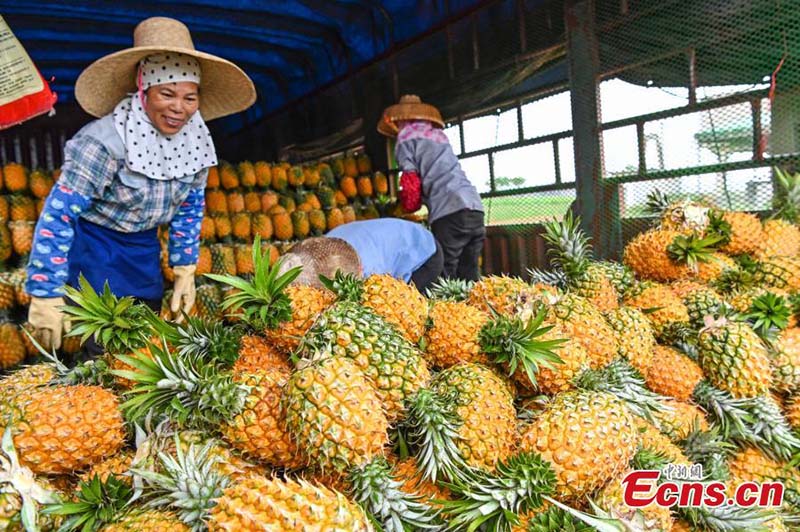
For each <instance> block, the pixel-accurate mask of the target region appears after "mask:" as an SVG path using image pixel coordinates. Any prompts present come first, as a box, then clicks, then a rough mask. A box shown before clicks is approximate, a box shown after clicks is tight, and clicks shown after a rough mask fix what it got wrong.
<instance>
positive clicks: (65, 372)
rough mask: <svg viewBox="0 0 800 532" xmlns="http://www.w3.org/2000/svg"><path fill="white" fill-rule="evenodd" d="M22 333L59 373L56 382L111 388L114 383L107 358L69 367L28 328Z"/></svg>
mask: <svg viewBox="0 0 800 532" xmlns="http://www.w3.org/2000/svg"><path fill="white" fill-rule="evenodd" d="M22 333H23V334H25V335H26V336H27V337H28V339H29V340H30V342H31V343H32V344H33V346H34V347H35V348H36V350H37V351H39V354H40V355H42V358H44V359H45V360H46V362H45V363H46V364H49V365H50V366H52V368H53V370H54V371H55V373H56V375H57V377H56V378H55V379H54V382H57V383H60V384H69V385H72V384H97V385H100V386H105V387H107V388H110V387H111V386H112V385H113V378H112V375H111V373H110V368H109V367H108V364H107V363H106V361H105V360H103V359H97V360H87V361H85V362H81V363H80V364H78V365H77V366H75V367H74V368H69V367H67V366H66V365H65V364H64V363H63V362H62V361H61V360H60V359H59V358H58V355H56V353H55V350H53V351H51V352H49V353H48V352H47V350H46V349H45V348H44V347H42V345H41V344H40V343H39V342H37V341H36V338H34V337H33V336H32V335H31V333H30V332H28V331H27V330H26V329H23V330H22Z"/></svg>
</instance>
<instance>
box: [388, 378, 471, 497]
mask: <svg viewBox="0 0 800 532" xmlns="http://www.w3.org/2000/svg"><path fill="white" fill-rule="evenodd" d="M407 402H408V403H409V406H408V413H407V417H406V419H405V420H403V422H402V424H401V430H400V431H399V432H400V434H401V435H404V436H405V438H404V441H405V442H407V443H408V445H409V446H410V447H411V449H413V450H414V455H415V457H416V460H417V464H419V468H420V471H421V473H422V478H423V479H425V480H429V481H431V482H436V481H437V480H439V479H441V478H442V477H445V478H448V479H450V480H456V479H459V480H460V479H463V478H464V474H463V472H464V471H466V469H467V464H466V462H465V461H464V458H463V456H462V455H461V451H459V449H458V446H457V445H456V443H455V442H456V440H457V438H458V428H459V426H461V424H462V420H461V418H460V417H459V416H458V414H457V413H456V402H455V401H454V398H453V397H452V396H443V395H441V394H437V393H436V392H433V391H431V390H429V389H426V388H423V389H421V390H419V391H418V392H417V393H415V394H414V395H413V396H412V397H411V398H409V399H408V400H407Z"/></svg>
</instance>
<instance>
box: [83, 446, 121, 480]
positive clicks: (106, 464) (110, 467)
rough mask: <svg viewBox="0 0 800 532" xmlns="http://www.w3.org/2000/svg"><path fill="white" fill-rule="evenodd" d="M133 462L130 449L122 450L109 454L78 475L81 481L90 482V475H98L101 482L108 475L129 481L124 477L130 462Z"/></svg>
mask: <svg viewBox="0 0 800 532" xmlns="http://www.w3.org/2000/svg"><path fill="white" fill-rule="evenodd" d="M132 463H133V453H131V452H130V451H122V452H121V453H119V454H117V455H114V456H110V457H108V458H107V459H105V460H103V461H102V462H99V463H97V464H94V465H93V466H92V467H90V468H89V469H88V470H86V471H85V472H83V473H81V474H80V475H78V478H79V479H80V481H81V482H90V481H91V480H92V477H95V476H96V477H99V478H100V480H101V481H102V482H105V481H106V480H107V479H108V477H109V476H110V475H114V476H116V477H117V478H118V479H119V480H121V481H123V482H126V483H130V480H129V479H128V477H125V476H123V475H125V473H127V472H128V471H129V470H130V468H131V464H132Z"/></svg>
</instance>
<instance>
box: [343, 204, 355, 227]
mask: <svg viewBox="0 0 800 532" xmlns="http://www.w3.org/2000/svg"><path fill="white" fill-rule="evenodd" d="M342 220H343V223H346V224H349V223H350V222H354V221H355V220H356V211H355V210H353V206H352V205H344V206H343V207H342Z"/></svg>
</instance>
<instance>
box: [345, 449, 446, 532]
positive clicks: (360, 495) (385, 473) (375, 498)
mask: <svg viewBox="0 0 800 532" xmlns="http://www.w3.org/2000/svg"><path fill="white" fill-rule="evenodd" d="M348 479H349V481H350V483H351V486H352V494H353V499H354V500H355V501H356V502H357V503H358V504H359V505H360V506H361V507H362V508H363V509H364V510H365V511H366V513H367V515H369V516H370V518H371V519H372V520H373V521H374V522H375V523H377V524H378V526H379V527H380V528H381V529H382V530H383V531H384V532H404V531H405V530H440V529H441V525H442V523H441V522H440V520H439V518H438V511H437V510H434V509H433V508H431V507H430V506H429V505H427V504H425V503H424V502H421V500H422V497H421V496H420V495H417V494H415V493H407V492H405V491H403V489H402V486H403V483H402V482H400V481H398V480H397V479H395V478H394V476H393V468H392V466H391V465H389V463H388V462H387V461H386V459H385V458H383V457H378V458H376V459H374V460H371V461H370V462H368V463H366V464H363V465H361V466H359V467H356V468H354V469H352V470H351V471H350V473H349V475H348Z"/></svg>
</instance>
